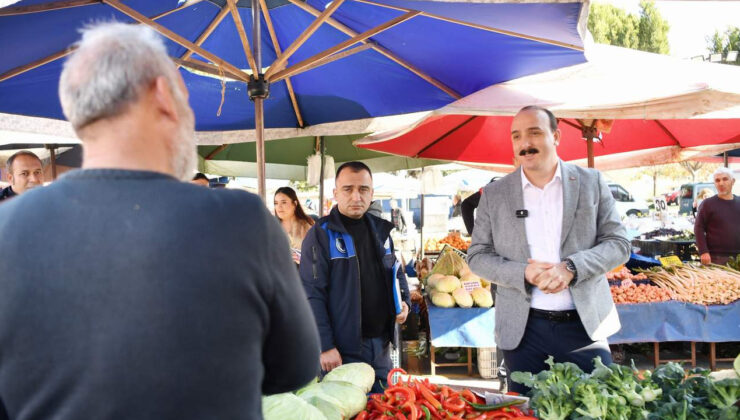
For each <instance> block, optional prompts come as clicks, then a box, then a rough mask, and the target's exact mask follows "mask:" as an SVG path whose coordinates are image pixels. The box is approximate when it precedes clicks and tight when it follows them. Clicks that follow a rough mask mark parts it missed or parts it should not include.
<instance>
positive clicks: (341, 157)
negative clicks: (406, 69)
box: [198, 135, 441, 180]
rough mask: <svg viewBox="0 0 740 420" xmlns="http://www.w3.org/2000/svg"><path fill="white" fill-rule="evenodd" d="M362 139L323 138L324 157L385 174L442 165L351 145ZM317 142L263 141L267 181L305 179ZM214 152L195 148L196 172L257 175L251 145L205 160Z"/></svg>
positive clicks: (228, 149) (308, 139) (234, 147)
mask: <svg viewBox="0 0 740 420" xmlns="http://www.w3.org/2000/svg"><path fill="white" fill-rule="evenodd" d="M361 136H362V135H355V136H324V145H325V146H324V147H325V150H326V154H327V155H329V156H331V157H333V158H334V163H335V164H334V166H335V167H339V165H340V164H342V163H343V162H347V161H351V160H361V161H363V162H364V163H365V164H367V165H368V166H369V167H370V169H371V170H372V171H373V172H386V171H396V170H399V169H413V168H419V167H422V166H430V165H435V164H439V163H441V162H437V161H434V160H430V159H412V158H407V157H401V156H391V155H388V154H385V153H379V152H374V151H372V150H366V149H360V148H358V147H355V146H353V145H352V141H353V140H355V139H357V138H359V137H361ZM316 141H317V140H316V138H315V137H298V138H293V139H282V140H271V141H268V142H266V143H265V157H266V159H267V165H266V175H267V178H271V179H290V180H305V179H306V159H307V158H308V157H309V156H311V155H312V154H314V153H315V150H316ZM217 149H218V147H216V146H199V147H198V154H199V156H200V159H199V165H198V169H199V171H201V172H204V173H209V174H219V175H225V176H244V177H256V176H257V165H256V163H255V162H256V148H255V144H254V143H252V142H250V143H237V144H228V145H227V146H226V147H225V148H223V150H221V151H220V152H218V153H216V154H214V155H212V156H210V159H208V160H206V159H205V158H206V157H208V156H209V155H211V153H212V152H214V151H216V150H217Z"/></svg>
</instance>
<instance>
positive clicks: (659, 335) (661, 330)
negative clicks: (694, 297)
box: [609, 301, 740, 344]
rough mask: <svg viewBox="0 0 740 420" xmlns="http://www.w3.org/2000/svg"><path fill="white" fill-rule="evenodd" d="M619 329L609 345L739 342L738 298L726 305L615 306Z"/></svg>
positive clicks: (658, 303)
mask: <svg viewBox="0 0 740 420" xmlns="http://www.w3.org/2000/svg"><path fill="white" fill-rule="evenodd" d="M617 312H618V313H619V320H620V322H621V323H622V329H621V330H619V332H617V333H616V334H614V335H612V336H611V337H609V343H610V344H619V343H640V342H655V341H658V342H664V341H699V342H726V341H740V301H735V302H734V303H731V304H729V305H711V306H703V305H694V304H691V303H683V302H675V301H669V302H656V303H633V304H620V305H617Z"/></svg>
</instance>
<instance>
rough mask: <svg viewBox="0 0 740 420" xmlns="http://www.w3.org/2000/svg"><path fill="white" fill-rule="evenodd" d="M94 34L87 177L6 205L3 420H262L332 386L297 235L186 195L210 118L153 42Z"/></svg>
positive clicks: (78, 95)
mask: <svg viewBox="0 0 740 420" xmlns="http://www.w3.org/2000/svg"><path fill="white" fill-rule="evenodd" d="M82 37H83V38H82V41H81V42H80V43H79V44H78V48H77V49H76V50H75V51H74V52H73V53H72V54H71V55H70V58H69V59H68V60H67V62H66V63H65V66H64V71H63V72H62V76H61V80H60V89H59V90H60V98H61V101H62V109H63V110H64V114H65V115H66V116H67V118H68V119H69V121H70V123H71V124H72V127H73V128H74V129H75V131H76V133H77V135H78V136H79V137H80V138H81V139H82V141H83V143H84V145H85V148H84V154H85V155H84V164H83V169H81V170H77V171H74V172H69V173H67V174H65V175H64V176H62V177H61V178H60V179H59V180H58V181H56V182H54V183H53V184H51V185H49V186H48V187H45V188H37V189H34V190H32V191H28V192H26V193H25V194H23V195H21V196H20V197H17V198H14V199H12V200H10V201H9V202H8V203H5V204H3V205H2V206H0V238H2V240H0V255H2V258H0V273H2V275H0V352H1V353H2V357H0V419H18V420H31V419H55V420H79V419H106V420H117V419H121V420H124V419H126V420H128V419H136V420H175V419H177V420H187V419H192V420H196V419H197V420H201V419H250V420H252V419H261V418H262V410H261V397H262V395H263V394H274V393H280V392H287V391H292V390H295V389H298V388H299V387H301V386H303V385H305V384H306V383H308V382H309V381H310V380H311V379H313V378H314V377H315V376H316V375H317V374H318V367H317V363H318V360H319V343H318V334H317V331H316V325H315V323H314V321H313V316H312V315H311V310H310V308H309V306H308V303H307V300H306V295H305V293H304V292H303V288H302V287H301V283H300V281H299V278H298V275H297V273H296V270H295V266H294V265H293V263H292V261H291V258H290V252H289V248H288V241H287V239H286V237H285V234H284V233H283V231H282V228H281V227H280V226H279V225H278V223H277V221H276V219H275V217H274V216H272V215H271V214H270V213H269V212H268V211H267V208H266V207H265V206H264V203H263V202H262V201H261V200H260V199H259V197H256V196H254V195H251V194H248V193H246V192H243V191H236V190H220V191H214V190H210V189H207V188H201V187H199V186H196V185H192V184H190V183H188V182H182V181H185V180H189V179H190V177H191V176H192V174H193V172H194V169H195V162H196V154H195V136H194V134H195V133H194V116H193V112H192V110H191V109H190V106H189V105H188V100H187V89H186V88H185V85H184V83H183V81H182V78H181V77H180V73H179V72H178V71H177V69H176V68H175V66H174V63H173V62H172V61H171V60H170V58H169V57H168V55H167V52H166V49H165V45H164V42H163V41H162V40H161V39H160V38H159V37H158V36H157V35H156V34H155V33H154V31H152V30H151V29H148V28H147V27H145V26H143V25H142V26H135V25H129V24H124V23H115V24H103V25H98V26H95V27H89V28H87V29H85V30H84V31H83V35H82ZM210 221H214V222H210ZM223 221H227V222H228V223H224V222H223ZM39 256H42V258H39Z"/></svg>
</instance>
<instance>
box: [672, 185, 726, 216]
mask: <svg viewBox="0 0 740 420" xmlns="http://www.w3.org/2000/svg"><path fill="white" fill-rule="evenodd" d="M705 188H709V189H710V190H712V191H713V192H714V194H717V187H715V186H714V183H713V182H695V183H692V184H683V185H681V195H680V197H681V198H680V199H679V207H678V214H692V213H693V209H694V200H696V196H697V195H698V194H699V193H700V192H701V190H703V189H705Z"/></svg>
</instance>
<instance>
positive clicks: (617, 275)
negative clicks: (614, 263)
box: [606, 266, 647, 281]
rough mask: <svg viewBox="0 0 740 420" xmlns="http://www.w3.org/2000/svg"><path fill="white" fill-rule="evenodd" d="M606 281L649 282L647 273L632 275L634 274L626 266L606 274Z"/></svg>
mask: <svg viewBox="0 0 740 420" xmlns="http://www.w3.org/2000/svg"><path fill="white" fill-rule="evenodd" d="M606 279H607V280H608V281H618V280H647V276H646V275H645V273H637V274H632V272H631V271H630V270H629V269H628V268H627V267H625V266H621V267H620V268H619V270H613V271H610V272H608V273H606Z"/></svg>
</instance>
